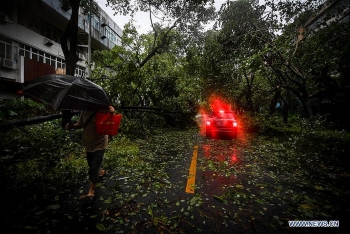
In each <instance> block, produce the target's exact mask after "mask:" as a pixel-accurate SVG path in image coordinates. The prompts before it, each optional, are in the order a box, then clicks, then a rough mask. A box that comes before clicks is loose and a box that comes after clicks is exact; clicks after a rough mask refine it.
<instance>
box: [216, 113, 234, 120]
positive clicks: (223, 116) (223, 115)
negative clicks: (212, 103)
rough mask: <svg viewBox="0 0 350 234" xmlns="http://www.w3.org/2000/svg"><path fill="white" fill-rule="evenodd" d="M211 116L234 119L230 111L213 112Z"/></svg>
mask: <svg viewBox="0 0 350 234" xmlns="http://www.w3.org/2000/svg"><path fill="white" fill-rule="evenodd" d="M213 116H215V117H218V118H223V119H234V116H233V113H232V112H224V111H218V112H213Z"/></svg>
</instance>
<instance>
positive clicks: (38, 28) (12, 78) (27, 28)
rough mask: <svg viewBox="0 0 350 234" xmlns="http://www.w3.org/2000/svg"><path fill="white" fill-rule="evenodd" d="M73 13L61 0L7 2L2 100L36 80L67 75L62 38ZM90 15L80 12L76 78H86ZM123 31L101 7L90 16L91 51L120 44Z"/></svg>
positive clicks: (1, 38) (0, 58) (1, 13)
mask: <svg viewBox="0 0 350 234" xmlns="http://www.w3.org/2000/svg"><path fill="white" fill-rule="evenodd" d="M70 16H71V10H70V9H69V8H67V7H64V6H63V5H62V3H61V1H60V0H5V1H4V2H2V4H1V8H0V99H7V98H12V97H13V89H14V87H16V85H17V86H18V84H19V83H23V82H26V81H29V80H32V79H35V78H37V77H40V76H43V75H48V74H65V59H64V55H63V52H62V49H61V45H60V37H61V35H62V33H63V31H64V29H65V27H66V24H67V23H68V20H69V18H70ZM89 22H90V15H89V14H87V15H84V14H83V11H82V9H79V23H78V24H79V33H78V40H79V45H80V46H79V49H78V50H79V51H78V56H79V61H78V63H77V67H76V70H75V75H76V76H84V74H85V68H86V63H87V60H88V58H87V56H88V46H87V45H88V38H89ZM121 36H122V29H121V28H120V27H119V26H118V25H117V24H116V23H115V22H114V21H113V20H112V19H111V18H110V17H109V16H108V15H107V13H105V12H104V11H103V10H102V9H101V8H100V7H99V12H98V14H97V13H96V15H95V14H92V17H91V49H92V51H94V50H109V49H112V48H113V47H114V46H115V45H121Z"/></svg>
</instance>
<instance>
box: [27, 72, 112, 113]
mask: <svg viewBox="0 0 350 234" xmlns="http://www.w3.org/2000/svg"><path fill="white" fill-rule="evenodd" d="M22 87H23V93H24V95H28V96H30V97H32V98H35V99H38V100H41V101H43V102H46V103H48V104H50V105H51V106H52V107H53V108H55V109H56V110H100V109H108V106H109V105H110V103H111V102H110V100H109V98H108V96H107V94H106V92H105V91H104V90H103V89H102V88H101V87H100V86H99V85H97V84H95V83H93V82H91V81H89V80H86V79H83V78H79V77H75V76H69V75H59V74H52V75H47V76H43V77H40V78H37V79H35V80H32V81H29V82H26V83H23V84H22Z"/></svg>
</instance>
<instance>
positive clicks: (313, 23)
mask: <svg viewBox="0 0 350 234" xmlns="http://www.w3.org/2000/svg"><path fill="white" fill-rule="evenodd" d="M349 22H350V0H327V1H325V2H324V3H323V4H322V5H321V6H320V8H319V9H318V11H316V12H315V14H313V15H311V16H310V17H309V18H308V19H307V20H306V22H305V23H304V24H303V26H302V27H300V28H299V29H298V32H297V39H298V41H300V40H302V39H303V38H304V37H305V36H307V35H309V34H312V33H313V32H315V31H317V30H319V29H320V28H323V27H324V26H325V24H328V25H329V24H331V23H349Z"/></svg>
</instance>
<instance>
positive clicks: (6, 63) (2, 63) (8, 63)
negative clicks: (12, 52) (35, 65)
mask: <svg viewBox="0 0 350 234" xmlns="http://www.w3.org/2000/svg"><path fill="white" fill-rule="evenodd" d="M0 59H1V60H0V67H4V68H9V69H16V62H15V61H13V60H10V59H5V58H0Z"/></svg>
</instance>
